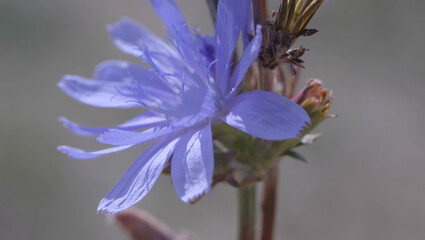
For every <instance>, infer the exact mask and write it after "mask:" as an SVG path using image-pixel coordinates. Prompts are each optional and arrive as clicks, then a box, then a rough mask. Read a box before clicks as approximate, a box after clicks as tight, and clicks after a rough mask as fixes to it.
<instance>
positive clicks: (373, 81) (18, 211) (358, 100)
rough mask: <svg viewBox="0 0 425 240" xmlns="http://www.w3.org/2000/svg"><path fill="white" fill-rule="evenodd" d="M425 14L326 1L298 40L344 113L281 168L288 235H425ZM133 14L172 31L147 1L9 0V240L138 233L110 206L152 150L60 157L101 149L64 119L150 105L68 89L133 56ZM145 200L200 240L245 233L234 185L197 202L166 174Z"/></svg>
mask: <svg viewBox="0 0 425 240" xmlns="http://www.w3.org/2000/svg"><path fill="white" fill-rule="evenodd" d="M177 2H178V3H179V5H180V7H181V8H182V10H183V12H184V13H185V16H186V18H187V20H188V21H189V23H190V25H191V26H192V27H194V26H196V25H199V26H200V29H201V31H202V32H203V33H211V32H212V31H213V27H212V26H213V24H212V23H211V22H210V16H209V12H208V9H207V7H206V4H205V2H204V1H193V0H180V1H177ZM271 7H273V8H274V9H277V7H278V1H277V0H275V1H273V2H272V3H271ZM424 10H425V3H424V2H423V1H419V0H412V1H396V0H389V1H368V0H357V1H349V0H338V1H337V0H326V1H325V2H324V4H323V5H322V7H321V8H320V9H319V11H318V13H317V14H316V16H315V17H314V18H313V20H312V21H311V23H310V25H309V27H311V28H318V29H319V30H320V32H319V33H317V34H316V35H314V36H312V37H309V38H306V39H302V40H301V41H299V42H298V43H297V45H300V44H303V45H304V46H306V47H308V48H310V49H311V50H310V51H309V52H308V53H307V55H306V57H305V58H304V60H305V62H306V63H305V66H306V70H305V71H304V72H303V73H302V76H301V78H302V79H308V78H311V77H316V78H320V79H322V80H323V82H324V84H325V85H326V86H327V87H328V88H330V89H333V90H334V91H335V96H336V99H335V102H334V104H333V106H332V109H331V112H332V113H337V114H339V118H337V119H334V120H328V121H325V122H324V123H323V124H322V125H321V126H320V127H319V129H317V131H318V132H319V131H320V132H323V136H322V137H321V138H320V139H319V140H318V141H317V142H316V143H315V144H314V145H312V146H309V147H306V148H303V149H301V150H300V152H301V153H302V154H303V155H304V156H305V157H306V158H307V159H308V160H309V164H307V165H306V164H303V163H301V162H297V161H293V160H290V159H287V160H285V161H284V162H283V164H281V175H280V187H279V212H278V221H277V227H276V234H277V236H276V239H287V240H329V239H344V240H359V239H361V240H369V239H370V240H380V239H385V240H400V239H409V240H416V239H417V240H422V239H424V237H425V174H424V172H425V157H424V156H425V155H424V153H425V127H424V125H423V123H424V119H425V107H424V105H425V96H424V92H425V81H424V80H425V79H424V76H425V66H424V65H425V64H424V57H423V56H425V47H424V43H425V31H423V26H424V25H423V24H424V23H425V14H424ZM122 15H127V16H130V17H132V18H135V19H137V20H138V21H140V22H141V23H143V24H144V25H145V26H147V27H148V28H150V29H152V30H153V31H154V32H155V33H158V34H159V35H164V34H165V31H164V29H163V26H162V23H161V22H160V21H159V19H158V18H157V17H156V15H155V13H154V11H153V10H152V8H151V6H150V4H149V2H148V1H147V0H73V1H66V0H0V114H1V115H0V240H12V239H13V240H20V239H64V240H66V239H70V240H71V239H72V240H74V239H105V240H106V239H126V235H125V234H124V233H123V232H122V231H121V230H120V228H119V227H117V226H115V225H113V224H112V223H111V221H110V219H109V220H108V218H107V217H106V216H104V215H97V214H96V207H97V204H98V202H99V200H100V199H101V198H102V197H103V196H104V195H105V194H106V193H107V192H108V191H109V190H110V188H112V187H113V186H114V184H115V183H116V182H117V181H118V179H119V178H120V177H121V175H122V174H123V173H124V172H125V170H126V169H127V168H128V166H129V165H130V164H131V163H132V162H133V160H135V159H136V157H137V156H138V154H140V152H141V151H142V150H143V149H144V146H142V147H139V148H136V149H133V150H130V151H125V152H122V153H119V154H114V155H109V156H105V157H101V158H99V159H94V160H90V161H80V160H74V159H71V158H69V157H66V156H65V155H63V154H61V153H59V152H57V151H56V146H57V145H60V144H66V145H71V146H75V147H84V148H89V149H96V148H99V147H100V145H98V144H96V143H95V141H94V140H93V139H84V138H82V137H78V136H75V135H73V134H72V133H70V132H68V131H67V130H66V129H64V128H63V127H62V126H61V124H60V123H58V122H57V120H56V119H57V118H58V117H59V116H66V117H68V118H69V119H71V120H73V121H76V122H78V123H80V124H85V125H91V126H101V125H105V126H106V125H109V124H114V123H119V122H121V121H123V120H125V119H127V118H129V117H130V116H134V115H135V114H136V113H137V111H134V110H111V109H96V108H93V107H89V106H85V105H83V104H81V103H78V102H76V101H74V100H72V99H70V98H69V97H67V96H66V95H65V94H63V93H62V92H61V91H60V90H59V89H58V88H57V87H56V83H57V82H58V81H59V80H60V78H61V76H62V75H64V74H78V75H82V76H87V77H89V76H90V75H91V73H92V70H93V69H94V67H95V66H96V64H97V63H99V62H101V61H103V60H106V59H132V58H129V57H127V56H125V55H124V54H123V53H121V52H119V51H118V50H117V49H115V47H114V46H113V44H112V43H111V42H110V40H109V36H108V33H107V31H106V30H105V25H106V24H108V23H112V22H114V21H116V20H118V19H119V18H120V17H121V16H122ZM134 60H136V59H134ZM137 206H138V207H140V208H143V209H145V210H147V211H149V212H150V213H152V214H154V215H155V216H157V217H158V218H160V219H161V220H163V221H165V222H166V223H167V224H169V225H170V226H171V227H172V228H173V229H174V230H176V231H177V232H178V231H181V230H183V229H190V230H191V231H192V232H193V233H194V235H195V236H196V238H197V239H234V236H235V234H236V229H235V228H236V192H235V190H234V189H233V188H232V187H230V186H227V185H219V186H217V187H216V188H214V190H213V191H212V194H211V195H209V196H207V197H205V198H203V199H202V200H201V201H200V202H198V203H197V204H196V205H193V206H188V205H185V204H184V203H182V202H180V201H179V199H178V197H177V196H176V194H175V193H174V190H173V187H172V185H171V182H170V178H169V177H161V178H160V179H159V181H158V182H157V184H156V186H155V187H154V189H153V190H152V191H151V193H150V194H149V195H148V196H147V197H146V198H145V199H144V200H143V201H142V202H141V203H139V204H138V205H137Z"/></svg>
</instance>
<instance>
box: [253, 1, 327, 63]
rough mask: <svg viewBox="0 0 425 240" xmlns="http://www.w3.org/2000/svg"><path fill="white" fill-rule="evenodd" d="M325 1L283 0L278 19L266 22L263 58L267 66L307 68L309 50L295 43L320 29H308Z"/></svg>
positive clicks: (275, 13) (261, 57) (261, 58)
mask: <svg viewBox="0 0 425 240" xmlns="http://www.w3.org/2000/svg"><path fill="white" fill-rule="evenodd" d="M322 2H323V0H282V4H281V5H280V7H279V10H278V11H277V12H273V14H272V16H273V18H274V19H272V20H266V21H263V22H262V25H263V35H264V38H263V46H262V49H261V52H260V54H259V59H260V61H261V63H262V65H263V67H265V68H268V69H274V68H275V67H276V66H277V65H279V64H281V63H288V64H291V65H295V66H298V67H303V66H302V63H303V61H302V60H301V56H302V55H303V54H304V53H305V52H306V51H307V50H308V49H306V48H303V47H300V48H297V49H291V46H292V45H293V44H294V43H295V41H296V40H297V39H298V38H299V37H300V36H311V35H313V34H315V33H316V32H317V31H318V30H316V29H306V26H307V24H308V23H309V22H310V20H311V18H312V17H313V15H314V14H315V13H316V11H317V9H318V8H319V7H320V5H321V4H322Z"/></svg>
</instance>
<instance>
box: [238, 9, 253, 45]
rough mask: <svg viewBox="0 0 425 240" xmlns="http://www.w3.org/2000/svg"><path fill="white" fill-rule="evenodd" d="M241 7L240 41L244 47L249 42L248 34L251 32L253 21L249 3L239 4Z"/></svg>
mask: <svg viewBox="0 0 425 240" xmlns="http://www.w3.org/2000/svg"><path fill="white" fill-rule="evenodd" d="M240 7H241V10H240V11H241V14H242V17H241V22H242V25H243V26H242V42H243V46H244V48H246V46H248V44H249V35H250V34H252V31H253V30H254V21H253V19H252V9H251V3H246V2H245V3H243V4H241V5H240Z"/></svg>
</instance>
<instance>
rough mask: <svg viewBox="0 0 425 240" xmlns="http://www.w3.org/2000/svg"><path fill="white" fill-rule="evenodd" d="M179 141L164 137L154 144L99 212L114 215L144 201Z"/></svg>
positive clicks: (138, 160) (100, 207) (135, 163)
mask: <svg viewBox="0 0 425 240" xmlns="http://www.w3.org/2000/svg"><path fill="white" fill-rule="evenodd" d="M177 141H178V138H175V137H174V138H173V137H164V138H161V139H159V140H158V141H157V142H155V143H154V144H152V146H150V147H149V148H148V149H147V150H146V151H145V152H143V154H142V155H140V157H139V158H137V160H136V161H135V162H134V163H133V164H132V165H131V166H130V168H129V169H128V170H127V172H126V173H125V174H124V176H123V177H122V178H121V179H120V180H119V181H118V183H117V184H116V185H115V187H114V188H112V190H111V191H110V192H109V193H108V194H107V195H106V196H105V197H104V198H103V199H102V201H101V202H100V203H99V206H98V208H97V211H98V212H103V211H105V212H107V213H112V214H113V213H116V212H119V211H122V210H124V209H127V208H129V207H131V206H132V205H134V204H136V203H137V202H138V201H140V200H142V198H143V197H145V196H146V194H147V193H148V192H149V191H150V190H151V188H152V187H153V185H154V183H155V182H156V180H157V179H158V177H159V175H160V174H161V172H162V170H163V169H164V166H165V164H166V163H167V160H168V159H169V158H170V157H171V155H172V153H173V151H174V148H175V146H176V143H177Z"/></svg>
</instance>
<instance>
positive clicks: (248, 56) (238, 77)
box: [229, 25, 263, 90]
mask: <svg viewBox="0 0 425 240" xmlns="http://www.w3.org/2000/svg"><path fill="white" fill-rule="evenodd" d="M262 41H263V36H262V33H261V26H260V25H258V26H257V34H256V35H255V37H254V39H252V41H251V42H250V43H249V45H248V46H247V47H246V48H245V50H244V51H243V53H242V57H241V60H240V61H239V64H238V66H237V67H236V69H235V71H234V72H233V75H232V77H231V79H230V88H231V89H229V90H232V89H235V90H236V89H237V87H238V86H239V84H240V83H241V82H242V80H243V77H244V76H245V73H246V71H247V70H248V68H249V67H250V66H251V64H252V62H254V61H255V59H256V58H257V55H258V52H259V51H260V48H261V44H262Z"/></svg>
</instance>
